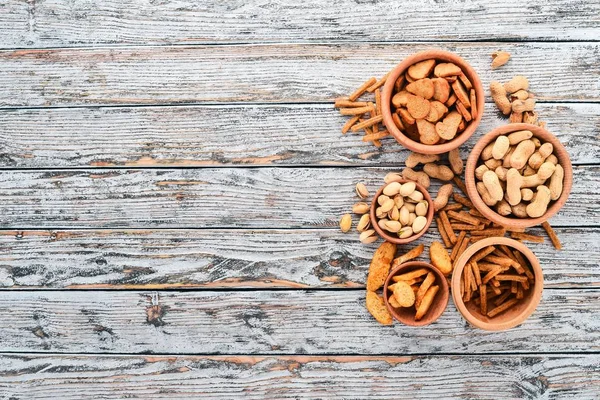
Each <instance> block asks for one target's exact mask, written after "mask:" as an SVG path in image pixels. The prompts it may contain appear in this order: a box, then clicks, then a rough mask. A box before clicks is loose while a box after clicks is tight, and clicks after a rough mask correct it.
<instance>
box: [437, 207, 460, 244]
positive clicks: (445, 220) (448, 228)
mask: <svg viewBox="0 0 600 400" xmlns="http://www.w3.org/2000/svg"><path fill="white" fill-rule="evenodd" d="M440 218H441V219H442V226H443V227H444V229H445V230H446V233H447V234H448V239H450V242H451V243H452V244H455V243H456V234H455V233H454V230H453V229H452V226H451V225H450V220H449V219H448V214H446V211H440Z"/></svg>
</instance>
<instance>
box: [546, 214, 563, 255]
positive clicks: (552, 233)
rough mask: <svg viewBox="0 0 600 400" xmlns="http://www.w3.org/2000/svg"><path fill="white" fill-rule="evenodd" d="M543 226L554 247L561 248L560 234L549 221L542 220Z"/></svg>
mask: <svg viewBox="0 0 600 400" xmlns="http://www.w3.org/2000/svg"><path fill="white" fill-rule="evenodd" d="M542 228H544V230H545V231H546V233H547V234H548V237H549V238H550V241H551V242H552V244H553V245H554V248H555V249H557V250H561V249H562V245H561V244H560V239H559V238H558V235H557V234H556V232H555V231H554V229H552V227H551V226H550V224H549V223H548V221H545V222H542Z"/></svg>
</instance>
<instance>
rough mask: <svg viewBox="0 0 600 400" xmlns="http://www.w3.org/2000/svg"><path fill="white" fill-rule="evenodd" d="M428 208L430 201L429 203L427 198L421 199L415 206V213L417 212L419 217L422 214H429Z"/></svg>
mask: <svg viewBox="0 0 600 400" xmlns="http://www.w3.org/2000/svg"><path fill="white" fill-rule="evenodd" d="M428 208H429V203H427V201H426V200H421V201H420V202H418V203H417V205H416V206H415V214H417V216H418V217H420V216H422V215H427V209H428Z"/></svg>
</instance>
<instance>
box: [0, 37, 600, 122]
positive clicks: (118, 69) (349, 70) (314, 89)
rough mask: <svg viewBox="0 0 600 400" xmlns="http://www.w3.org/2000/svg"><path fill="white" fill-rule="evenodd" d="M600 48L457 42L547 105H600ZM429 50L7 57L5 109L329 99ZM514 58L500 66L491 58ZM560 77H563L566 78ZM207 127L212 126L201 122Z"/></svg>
mask: <svg viewBox="0 0 600 400" xmlns="http://www.w3.org/2000/svg"><path fill="white" fill-rule="evenodd" d="M599 46H600V44H598V43H523V44H515V43H511V44H509V43H452V44H444V45H443V46H440V47H441V48H444V49H448V50H452V51H455V52H457V53H459V54H460V55H462V56H463V57H465V58H466V59H467V60H468V61H469V62H471V63H472V65H473V67H474V68H475V69H476V70H477V71H478V72H479V74H480V76H481V78H482V80H483V82H484V84H485V85H486V87H487V85H488V84H489V82H490V80H491V79H500V80H508V79H510V77H512V76H513V75H514V74H516V73H519V74H524V75H527V76H529V78H530V83H531V89H532V91H533V92H534V93H535V94H536V95H537V97H538V99H539V100H554V101H564V100H580V101H581V100H586V101H598V100H599V99H600V87H599V86H598V85H597V83H598V73H599V68H600V51H599V50H598V49H599ZM430 48H431V45H429V44H347V45H343V46H339V45H300V44H298V45H258V46H197V47H184V46H177V47H136V48H108V49H107V48H100V49H54V50H16V51H0V106H4V107H21V106H72V105H104V104H157V103H160V104H165V103H195V102H231V101H239V102H244V101H258V102H271V103H273V102H315V101H316V102H323V101H330V100H332V99H333V98H334V97H337V96H339V95H346V94H348V93H350V92H351V91H352V90H354V89H355V88H356V87H357V86H358V85H360V84H361V83H363V82H364V80H365V79H367V78H368V77H369V76H371V75H376V76H382V75H383V74H385V73H386V72H388V71H389V70H390V69H391V68H392V67H394V66H395V65H396V64H397V63H398V62H399V61H400V60H402V59H403V58H405V57H406V56H408V55H410V54H412V53H414V52H416V51H420V50H424V49H430ZM498 48H503V49H506V50H508V51H510V52H512V53H513V55H514V56H513V59H512V60H511V61H510V63H509V64H508V65H507V66H506V67H505V68H501V69H499V70H497V71H494V72H492V71H491V70H490V66H489V64H490V56H489V54H490V52H491V51H493V50H496V49H498ZM557 77H560V79H557ZM198 124H202V121H198Z"/></svg>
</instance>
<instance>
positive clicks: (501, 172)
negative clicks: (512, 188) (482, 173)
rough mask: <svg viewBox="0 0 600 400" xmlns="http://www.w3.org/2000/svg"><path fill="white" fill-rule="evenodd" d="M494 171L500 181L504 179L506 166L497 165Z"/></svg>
mask: <svg viewBox="0 0 600 400" xmlns="http://www.w3.org/2000/svg"><path fill="white" fill-rule="evenodd" d="M494 172H495V173H496V175H498V179H500V180H501V181H504V182H505V181H506V173H507V172H508V169H507V168H504V167H503V166H499V167H498V168H496V169H495V170H494Z"/></svg>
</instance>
